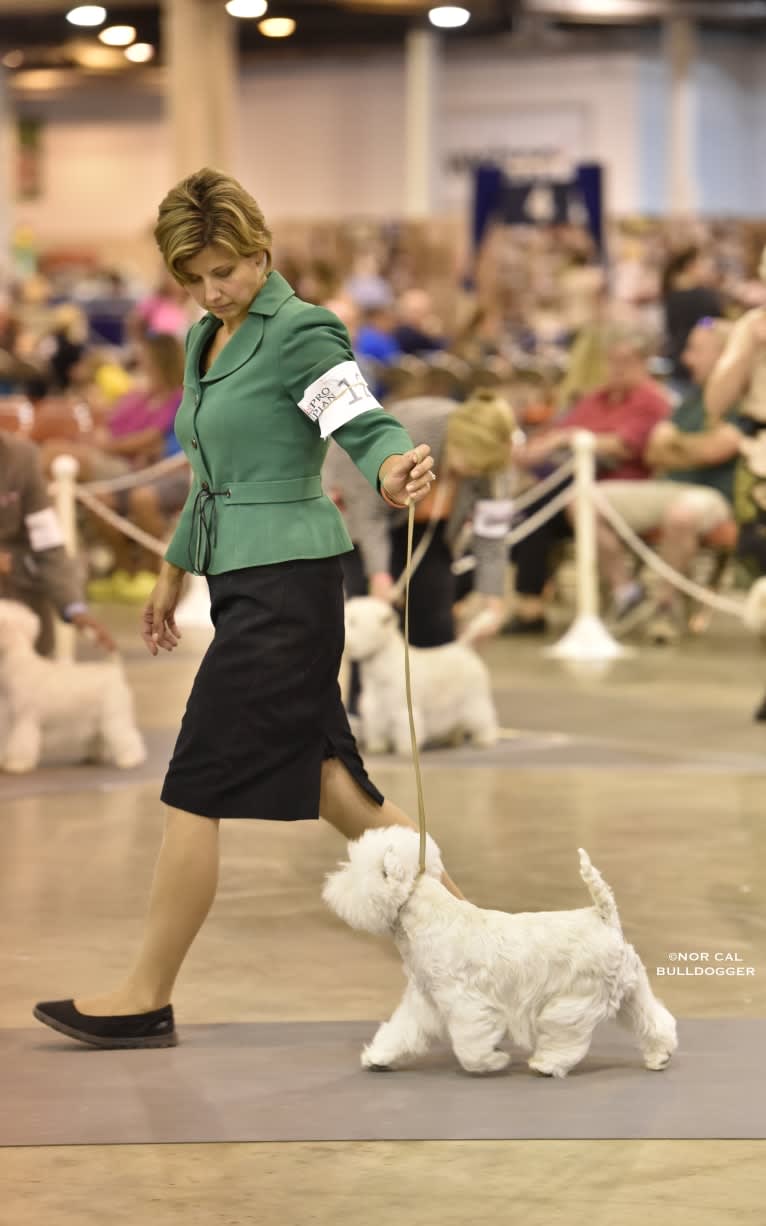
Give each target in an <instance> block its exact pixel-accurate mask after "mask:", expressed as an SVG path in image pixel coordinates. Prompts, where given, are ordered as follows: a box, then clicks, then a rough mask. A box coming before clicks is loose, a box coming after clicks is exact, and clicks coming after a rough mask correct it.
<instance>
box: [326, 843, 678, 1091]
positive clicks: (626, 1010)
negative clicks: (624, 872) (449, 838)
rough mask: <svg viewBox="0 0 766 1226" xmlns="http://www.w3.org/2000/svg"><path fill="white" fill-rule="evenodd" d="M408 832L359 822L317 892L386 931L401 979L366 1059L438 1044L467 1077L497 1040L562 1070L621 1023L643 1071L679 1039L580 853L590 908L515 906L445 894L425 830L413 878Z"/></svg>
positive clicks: (410, 1053)
mask: <svg viewBox="0 0 766 1226" xmlns="http://www.w3.org/2000/svg"><path fill="white" fill-rule="evenodd" d="M418 847H419V844H418V835H417V834H416V833H415V832H414V831H412V830H407V829H406V828H404V827H391V828H387V829H374V830H368V831H366V832H365V834H364V835H362V837H361V838H360V839H358V840H357V841H356V842H354V843H350V844H349V848H348V855H349V858H348V861H347V862H346V863H344V864H342V865H341V866H340V868H339V869H338V870H337V871H336V872H334V873H332V874H330V876H328V878H327V880H326V883H325V887H324V891H323V897H324V899H325V901H326V902H327V904H328V905H329V906H330V908H331V909H332V910H333V911H334V912H335V913H336V914H337V915H338V916H340V918H341V919H343V920H345V921H346V923H348V924H350V926H351V927H352V928H356V929H360V930H361V931H363V932H371V933H377V934H382V933H391V934H393V936H394V939H395V941H396V944H397V947H398V949H399V952H400V954H401V956H402V960H403V962H404V968H405V973H406V977H407V987H406V989H405V992H404V996H403V997H402V1000H401V1002H400V1003H399V1006H398V1007H397V1009H396V1011H395V1012H394V1014H393V1016H392V1017H391V1019H390V1020H389V1021H388V1022H384V1023H383V1025H382V1026H381V1027H380V1028H379V1030H378V1031H377V1033H376V1034H375V1036H374V1038H373V1040H372V1042H371V1043H370V1044H369V1045H368V1046H367V1047H365V1049H364V1051H363V1053H362V1064H363V1065H364V1066H365V1067H366V1068H391V1067H394V1066H396V1065H401V1064H405V1063H407V1062H408V1061H411V1060H413V1059H415V1058H416V1057H417V1056H420V1055H422V1054H423V1053H424V1052H425V1051H427V1049H428V1048H429V1046H430V1045H431V1044H432V1043H433V1042H434V1041H435V1040H438V1039H448V1040H449V1042H450V1043H451V1045H452V1048H453V1050H454V1052H455V1055H456V1057H457V1059H458V1060H459V1061H460V1064H461V1065H462V1066H463V1068H464V1069H465V1070H466V1071H467V1072H469V1073H493V1072H498V1071H499V1070H501V1069H504V1068H506V1067H507V1065H508V1064H509V1063H510V1056H509V1055H508V1053H507V1052H505V1051H499V1050H498V1048H499V1045H500V1043H501V1042H502V1041H503V1039H504V1038H505V1037H506V1036H510V1038H511V1039H512V1040H513V1042H514V1043H515V1044H516V1045H517V1046H519V1047H521V1048H523V1049H524V1050H526V1051H529V1052H531V1055H530V1058H529V1066H530V1068H532V1069H535V1070H536V1071H537V1072H539V1073H543V1074H547V1075H550V1076H554V1077H564V1076H566V1074H567V1073H568V1072H569V1070H570V1069H571V1068H574V1066H575V1065H576V1064H578V1063H579V1062H580V1061H581V1060H582V1059H583V1057H584V1056H585V1054H586V1052H587V1051H588V1048H589V1046H590V1042H591V1036H592V1034H593V1031H594V1029H595V1027H596V1026H597V1025H598V1024H599V1022H602V1021H604V1020H605V1019H607V1018H610V1017H615V1016H616V1018H617V1020H618V1021H619V1022H622V1023H623V1024H625V1025H626V1026H628V1027H629V1028H630V1030H631V1031H632V1033H633V1034H634V1036H635V1038H636V1041H637V1044H638V1046H639V1048H640V1049H641V1052H642V1053H643V1057H644V1064H645V1065H646V1067H647V1068H650V1069H661V1068H664V1067H665V1065H666V1064H667V1063H668V1061H669V1060H670V1057H671V1055H672V1053H673V1052H674V1051H675V1049H676V1047H677V1036H676V1023H675V1020H674V1018H673V1016H672V1014H670V1013H669V1012H668V1010H667V1009H666V1008H665V1006H664V1005H663V1004H661V1002H660V1001H659V1000H657V998H656V997H655V996H654V994H653V992H652V990H651V987H650V985H649V980H648V976H647V973H646V970H645V968H644V966H643V964H642V962H641V960H640V958H639V956H638V954H637V953H636V951H635V949H634V948H633V947H632V945H629V944H628V943H627V942H626V941H625V939H624V937H623V934H622V929H621V927H620V920H619V916H618V914H617V907H616V904H615V901H614V896H613V894H612V891H611V890H610V889H609V887H608V886H607V885H606V883H605V882H604V880H603V879H602V877H601V876H600V874H599V873H598V872H597V871H596V869H595V868H594V867H593V866H592V864H591V863H590V860H589V859H588V856H587V855H586V853H585V852H584V851H582V850H581V851H580V872H581V875H582V878H583V880H584V882H585V884H586V885H587V887H588V889H589V891H590V894H591V897H592V899H593V906H591V907H585V908H582V909H580V910H576V911H541V912H531V913H525V914H519V915H512V914H507V913H506V912H503V911H485V910H482V909H481V908H479V907H475V906H473V905H472V904H471V903H469V902H462V901H460V900H458V899H456V898H454V897H453V896H452V895H451V894H450V893H449V891H448V890H447V889H446V888H445V887H444V886H443V885H442V883H441V881H440V880H439V878H440V876H441V874H442V872H443V868H442V863H441V857H440V854H439V849H438V847H437V846H436V844H435V843H434V842H433V840H431V839H430V838H429V840H428V847H427V857H426V873H425V874H424V875H423V876H418Z"/></svg>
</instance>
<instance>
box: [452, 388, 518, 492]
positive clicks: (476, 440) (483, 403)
mask: <svg viewBox="0 0 766 1226" xmlns="http://www.w3.org/2000/svg"><path fill="white" fill-rule="evenodd" d="M515 428H516V420H515V418H514V415H513V409H512V408H511V406H510V404H509V403H508V401H507V400H506V399H505V397H504V396H500V395H498V393H497V392H496V391H495V390H494V389H491V388H477V389H476V391H475V392H473V393H472V394H471V395H470V396H469V398H468V400H466V401H465V402H464V403H463V404H461V405H459V406H458V407H457V408H456V409H455V410H454V412H452V413H450V416H449V419H448V421H447V448H448V450H449V451H452V452H453V453H454V454H455V455H456V456H459V457H460V460H461V461H462V464H463V465H464V466H465V467H466V469H467V470H468V471H470V472H471V473H476V474H477V475H480V476H485V475H488V474H490V473H496V472H500V471H501V470H502V469H504V468H507V467H508V464H509V463H510V458H511V457H510V449H511V439H512V436H513V431H514V430H515Z"/></svg>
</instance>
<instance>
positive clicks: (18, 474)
mask: <svg viewBox="0 0 766 1226" xmlns="http://www.w3.org/2000/svg"><path fill="white" fill-rule="evenodd" d="M0 597H2V598H4V599H6V600H18V601H21V603H22V604H26V605H28V606H29V608H30V609H33V610H34V612H35V613H36V614H37V616H38V617H39V618H40V623H41V628H40V636H39V638H38V641H37V643H36V647H37V650H38V651H39V652H40V653H41V654H42V655H50V654H51V652H52V651H53V648H54V645H55V635H54V617H53V614H54V612H55V613H57V614H58V616H59V617H60V618H61V619H62V620H63V621H66V622H71V624H72V625H74V626H76V627H77V629H78V630H81V631H90V632H92V633H93V634H94V635H95V636H96V639H97V640H98V642H99V643H100V645H101V646H102V647H103V648H104V650H105V651H115V650H116V647H115V643H114V640H113V638H112V636H111V634H110V633H109V631H108V630H107V629H106V627H105V626H104V625H103V624H102V623H101V622H100V621H98V620H97V619H96V618H95V617H94V616H93V614H92V613H90V612H89V610H88V605H87V603H86V600H85V589H84V586H83V581H82V576H81V574H80V569H79V567H78V565H77V563H76V561H75V560H74V559H73V558H70V557H69V554H68V553H67V551H66V549H65V548H64V538H63V535H62V532H61V526H60V524H59V521H58V519H57V517H56V513H55V511H54V509H53V507H52V506H51V501H50V496H49V494H48V483H47V480H46V477H45V473H44V472H43V468H42V465H41V463H40V456H39V454H38V451H37V448H36V446H35V445H34V443H30V442H28V441H27V440H26V439H22V438H18V437H16V436H15V435H11V434H7V433H6V432H5V431H3V430H0Z"/></svg>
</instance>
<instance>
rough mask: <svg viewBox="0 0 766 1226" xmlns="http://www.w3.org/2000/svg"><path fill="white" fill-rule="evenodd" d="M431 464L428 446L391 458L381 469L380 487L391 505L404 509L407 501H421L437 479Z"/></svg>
mask: <svg viewBox="0 0 766 1226" xmlns="http://www.w3.org/2000/svg"><path fill="white" fill-rule="evenodd" d="M433 466H434V461H433V456H432V455H431V448H430V447H429V446H428V444H427V443H419V444H418V446H417V447H415V448H414V449H413V450H412V451H407V452H405V453H404V455H391V456H389V457H388V459H387V460H384V461H383V463H382V464H381V466H380V472H379V473H378V479H379V481H380V488H381V489H382V490H383V491H384V492H385V493H386V494H387V495H388V497H389V498H390V499H391V501H392V502H398V503H401V505H402V506H403V507H405V506H407V504H408V503H410V502H422V501H423V499H424V498H425V497H426V496H427V495H428V493H429V492H430V490H431V486H432V485H433V483H434V481H435V480H436V473H435V472H434V471H433Z"/></svg>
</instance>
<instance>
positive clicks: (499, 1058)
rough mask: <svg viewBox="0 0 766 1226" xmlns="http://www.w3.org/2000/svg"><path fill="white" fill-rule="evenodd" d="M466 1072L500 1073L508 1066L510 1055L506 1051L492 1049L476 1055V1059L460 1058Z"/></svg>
mask: <svg viewBox="0 0 766 1226" xmlns="http://www.w3.org/2000/svg"><path fill="white" fill-rule="evenodd" d="M460 1063H461V1064H462V1066H463V1068H464V1069H465V1071H466V1073H475V1074H479V1075H481V1074H483V1073H502V1072H503V1070H504V1069H507V1068H508V1065H509V1064H510V1063H511V1057H510V1055H509V1054H508V1052H507V1051H493V1052H490V1053H489V1055H486V1056H481V1057H478V1058H477V1059H476V1060H461V1061H460Z"/></svg>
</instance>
